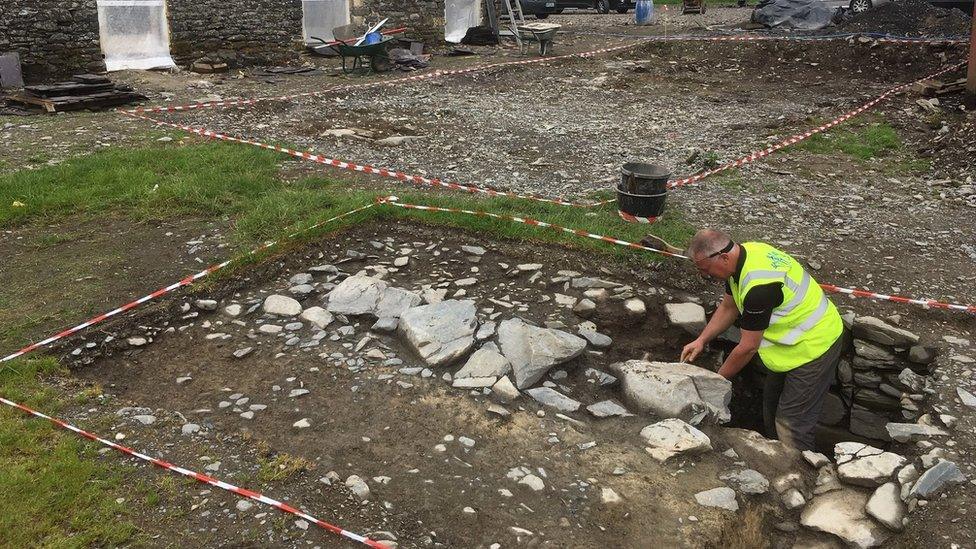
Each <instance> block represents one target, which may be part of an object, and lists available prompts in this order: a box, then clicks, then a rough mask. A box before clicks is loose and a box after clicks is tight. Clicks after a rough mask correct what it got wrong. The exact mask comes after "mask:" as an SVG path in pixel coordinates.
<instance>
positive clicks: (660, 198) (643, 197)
mask: <svg viewBox="0 0 976 549" xmlns="http://www.w3.org/2000/svg"><path fill="white" fill-rule="evenodd" d="M667 197H668V191H667V189H665V190H664V191H662V192H660V193H657V194H631V193H629V192H627V191H626V190H625V189H624V186H623V184H620V185H617V209H619V210H620V211H622V212H624V213H626V214H630V215H635V216H637V217H658V216H660V215H661V214H662V213H664V200H665V199H666V198H667Z"/></svg>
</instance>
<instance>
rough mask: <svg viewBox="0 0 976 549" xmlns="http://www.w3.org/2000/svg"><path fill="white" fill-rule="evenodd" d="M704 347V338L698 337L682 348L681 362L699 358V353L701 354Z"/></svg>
mask: <svg viewBox="0 0 976 549" xmlns="http://www.w3.org/2000/svg"><path fill="white" fill-rule="evenodd" d="M704 349H705V343H704V342H703V341H702V340H700V339H696V340H694V341H692V342H691V343H689V344H687V345H685V346H684V348H683V349H681V362H692V361H693V360H695V359H696V358H698V355H700V354H701V353H702V351H703V350H704Z"/></svg>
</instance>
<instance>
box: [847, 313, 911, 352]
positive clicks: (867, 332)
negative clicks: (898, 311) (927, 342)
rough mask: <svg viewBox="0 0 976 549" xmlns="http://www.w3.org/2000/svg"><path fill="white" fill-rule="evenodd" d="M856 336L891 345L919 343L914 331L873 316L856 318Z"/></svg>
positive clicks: (907, 345) (904, 345)
mask: <svg viewBox="0 0 976 549" xmlns="http://www.w3.org/2000/svg"><path fill="white" fill-rule="evenodd" d="M854 337H857V338H860V339H866V340H868V341H871V342H874V343H879V344H881V345H888V346H890V347H909V346H911V345H914V344H916V343H918V339H919V338H918V336H917V335H915V334H913V333H912V332H909V331H908V330H905V329H902V328H897V327H895V326H892V325H891V324H888V323H887V322H885V321H883V320H880V319H877V318H875V317H873V316H859V317H856V318H854Z"/></svg>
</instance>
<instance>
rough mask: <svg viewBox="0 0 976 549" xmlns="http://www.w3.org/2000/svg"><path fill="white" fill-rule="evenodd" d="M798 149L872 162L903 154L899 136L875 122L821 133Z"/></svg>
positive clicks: (885, 126)
mask: <svg viewBox="0 0 976 549" xmlns="http://www.w3.org/2000/svg"><path fill="white" fill-rule="evenodd" d="M796 147H797V148H799V149H800V150H804V151H808V152H812V153H814V154H833V153H837V152H840V153H843V154H846V155H848V156H851V157H854V158H857V159H859V160H871V159H872V158H878V157H881V156H887V155H889V154H892V153H895V152H897V151H899V150H901V148H902V142H901V139H900V138H899V137H898V132H896V131H895V129H894V128H892V127H891V126H890V125H889V124H886V123H881V122H872V123H870V124H866V125H864V126H860V127H850V126H848V127H846V128H839V129H834V130H832V131H830V132H827V133H818V134H816V135H814V136H813V137H811V138H810V139H807V140H806V141H803V142H801V143H799V144H797V145H796Z"/></svg>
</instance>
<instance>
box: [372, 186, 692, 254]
mask: <svg viewBox="0 0 976 549" xmlns="http://www.w3.org/2000/svg"><path fill="white" fill-rule="evenodd" d="M376 202H377V204H387V205H390V206H395V207H397V208H404V209H407V210H423V211H429V212H445V213H462V214H467V215H474V216H477V217H491V218H493V219H503V220H505V221H512V222H514V223H523V224H525V225H531V226H533V227H541V228H543V229H552V230H554V231H561V232H564V233H569V234H573V235H576V236H582V237H585V238H592V239H594V240H600V241H603V242H609V243H610V244H616V245H618V246H626V247H628V248H634V249H637V250H644V251H648V252H654V253H658V254H661V255H666V256H669V257H678V258H681V259H688V257H687V256H684V255H681V254H676V253H672V252H668V251H665V250H659V249H657V248H651V247H649V246H645V245H643V244H641V243H639V242H627V241H626V240H620V239H617V238H611V237H609V236H603V235H599V234H595V233H589V232H586V231H581V230H579V229H570V228H568V227H563V226H561V225H556V224H554V223H547V222H545V221H540V220H538V219H532V218H531V217H517V216H513V215H505V214H496V213H491V212H485V211H481V210H462V209H458V208H442V207H440V206H425V205H421V204H405V203H403V202H399V200H398V199H397V197H395V196H387V197H382V198H377V199H376Z"/></svg>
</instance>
